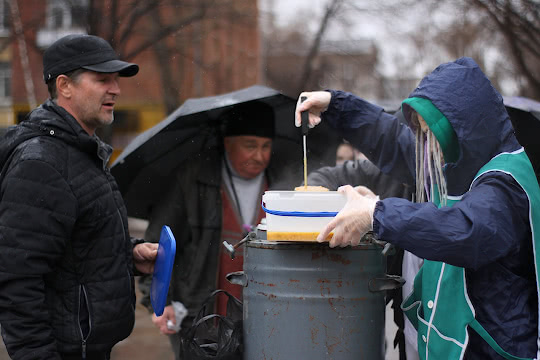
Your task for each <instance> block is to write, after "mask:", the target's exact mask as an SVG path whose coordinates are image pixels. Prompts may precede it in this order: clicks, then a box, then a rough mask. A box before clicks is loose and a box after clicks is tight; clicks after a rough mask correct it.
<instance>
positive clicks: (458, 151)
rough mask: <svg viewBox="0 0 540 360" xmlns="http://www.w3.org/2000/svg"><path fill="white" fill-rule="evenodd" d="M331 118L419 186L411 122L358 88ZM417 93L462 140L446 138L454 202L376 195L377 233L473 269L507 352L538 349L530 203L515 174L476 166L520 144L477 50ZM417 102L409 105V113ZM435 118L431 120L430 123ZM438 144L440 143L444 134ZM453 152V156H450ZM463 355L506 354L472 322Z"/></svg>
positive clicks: (394, 172)
mask: <svg viewBox="0 0 540 360" xmlns="http://www.w3.org/2000/svg"><path fill="white" fill-rule="evenodd" d="M331 93H332V99H331V102H330V105H329V107H328V110H327V111H326V112H324V113H323V116H322V118H323V121H326V122H328V123H330V124H331V125H332V126H333V127H334V128H335V129H337V130H338V131H340V133H341V135H342V136H343V137H344V138H345V139H347V140H348V141H349V142H351V143H352V144H353V145H354V146H356V147H357V148H358V149H359V150H360V151H362V152H363V153H364V154H366V156H367V157H368V158H369V159H370V160H371V161H372V162H374V163H375V164H376V165H377V166H378V167H379V168H380V169H381V170H382V171H383V172H384V173H387V174H389V175H391V176H393V177H395V178H397V179H399V180H401V181H404V182H407V183H409V184H414V176H415V175H414V174H415V138H414V134H413V132H412V131H411V129H410V128H409V127H407V126H406V125H403V124H401V123H400V122H399V121H398V119H396V118H395V117H394V116H392V115H390V114H387V113H384V112H383V109H382V108H380V107H378V106H376V105H373V104H371V103H369V102H367V101H365V100H363V99H360V98H357V97H356V96H354V95H352V94H349V93H345V92H341V91H331ZM410 98H422V99H427V100H429V102H430V103H431V104H432V105H433V106H434V107H435V108H436V109H438V111H440V112H441V113H442V114H443V115H444V117H445V118H446V119H448V122H449V123H450V125H451V129H453V131H454V133H453V134H452V136H451V137H453V138H454V139H453V140H454V141H453V142H451V144H452V145H451V146H446V148H445V146H442V145H443V144H441V146H442V148H443V152H444V157H445V162H446V164H445V168H444V173H445V178H446V181H447V187H448V195H449V196H456V197H460V196H462V198H461V201H459V202H458V203H456V204H455V205H454V206H452V207H443V208H437V206H435V205H434V204H433V203H412V202H410V201H407V200H404V199H398V198H388V199H384V200H381V201H379V202H378V203H377V206H376V209H375V213H374V222H373V228H374V232H375V233H376V235H377V236H378V238H379V239H381V240H384V241H387V242H390V243H392V244H394V245H396V246H398V247H400V248H403V249H405V250H408V251H410V252H412V253H413V254H415V255H417V256H419V257H421V258H424V259H428V260H434V261H442V262H445V263H448V264H451V265H455V266H460V267H463V268H465V269H466V271H465V274H466V278H467V291H468V294H469V297H470V299H471V302H472V304H473V306H474V308H475V310H476V318H477V320H478V321H479V322H480V324H482V325H483V327H484V328H485V329H486V330H487V332H488V333H489V334H490V335H491V336H492V337H493V338H494V339H495V341H496V342H497V343H498V344H499V345H500V346H501V347H502V348H503V349H504V350H505V351H507V352H508V353H510V354H512V355H515V356H519V357H529V358H534V357H536V353H537V341H536V340H537V337H538V296H537V285H536V276H535V268H534V258H533V249H532V240H531V229H530V225H529V202H528V198H527V196H526V194H525V192H524V191H523V189H522V188H521V187H520V186H519V185H518V184H517V183H516V182H515V180H514V179H513V178H512V177H511V176H510V175H507V174H504V173H501V172H490V173H488V174H485V175H483V176H481V177H480V178H479V179H478V180H476V182H475V183H474V185H473V186H472V188H471V189H470V190H469V187H470V185H471V182H472V180H473V178H474V176H475V175H476V173H477V172H478V170H479V169H480V168H481V167H482V166H483V165H484V164H485V163H487V162H488V161H489V160H491V159H492V158H493V157H494V156H495V155H497V154H499V153H501V152H512V151H515V150H518V149H520V148H521V145H520V144H519V143H518V142H517V140H516V138H515V136H514V131H513V128H512V124H511V121H510V118H509V116H508V114H507V112H506V109H505V107H504V104H503V99H502V96H501V95H500V94H499V93H498V92H497V91H496V90H495V89H494V88H493V86H492V85H491V83H490V81H489V80H488V79H487V78H486V76H485V75H484V74H483V73H482V71H481V70H480V68H479V67H478V65H477V64H476V63H475V62H474V61H473V60H472V59H470V58H461V59H458V60H457V61H455V62H450V63H446V64H442V65H440V66H439V67H437V68H436V69H435V70H434V71H433V72H432V73H431V74H429V75H428V76H426V77H425V78H424V79H423V80H422V81H421V82H420V84H419V86H418V87H417V88H416V89H415V90H414V91H413V92H412V93H411V95H410ZM410 112H411V108H410V107H409V106H408V105H407V104H405V103H404V106H403V113H404V115H405V118H407V119H409V117H410ZM428 124H429V122H428ZM439 142H441V141H440V140H439ZM450 155H452V156H450ZM469 333H470V342H469V347H468V349H467V351H466V354H465V359H498V358H499V359H500V358H501V357H500V356H499V355H497V354H496V353H495V352H494V351H493V349H491V347H490V346H489V345H488V344H487V343H486V342H485V341H484V340H483V339H482V338H480V337H479V335H478V334H476V333H475V332H474V331H473V330H470V332H469Z"/></svg>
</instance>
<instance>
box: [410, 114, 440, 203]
mask: <svg viewBox="0 0 540 360" xmlns="http://www.w3.org/2000/svg"><path fill="white" fill-rule="evenodd" d="M411 124H412V125H413V127H415V128H416V130H415V137H416V148H415V153H416V166H415V168H416V169H415V172H416V174H415V175H416V192H415V194H414V197H413V201H414V202H417V203H422V202H427V201H433V194H434V193H435V188H436V189H437V191H438V193H439V200H440V205H441V206H446V202H447V199H448V189H447V187H446V179H445V178H444V174H443V169H442V167H443V164H444V162H443V153H442V150H441V146H440V144H439V142H438V141H437V138H436V137H435V135H434V134H433V133H432V132H431V130H428V131H427V132H426V133H424V132H423V131H422V128H421V127H420V122H419V120H418V114H417V113H416V112H413V113H412V114H411ZM426 181H427V183H426ZM428 185H429V188H428Z"/></svg>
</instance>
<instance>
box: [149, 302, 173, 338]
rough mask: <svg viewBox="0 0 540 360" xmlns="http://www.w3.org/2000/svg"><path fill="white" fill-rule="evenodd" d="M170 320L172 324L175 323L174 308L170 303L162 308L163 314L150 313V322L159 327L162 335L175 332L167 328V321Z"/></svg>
mask: <svg viewBox="0 0 540 360" xmlns="http://www.w3.org/2000/svg"><path fill="white" fill-rule="evenodd" d="M168 320H171V321H172V322H173V324H176V317H175V315H174V308H173V306H172V305H167V306H165V309H163V314H162V315H161V316H156V314H152V322H153V323H154V326H155V327H157V328H158V329H159V332H160V333H162V334H163V335H171V334H175V333H176V332H175V331H174V330H170V329H169V328H167V321H168Z"/></svg>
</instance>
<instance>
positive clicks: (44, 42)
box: [0, 0, 89, 49]
mask: <svg viewBox="0 0 540 360" xmlns="http://www.w3.org/2000/svg"><path fill="white" fill-rule="evenodd" d="M0 1H5V0H0ZM88 4H89V0H48V1H47V10H46V11H47V19H46V22H45V26H44V27H43V28H41V29H39V31H38V32H37V36H36V44H37V45H38V46H39V47H40V48H42V49H46V48H47V47H49V46H50V45H51V44H52V43H53V42H55V41H56V40H58V39H60V38H61V37H63V36H66V35H69V34H85V33H86V25H87V24H86V17H87V14H88V6H89V5H88Z"/></svg>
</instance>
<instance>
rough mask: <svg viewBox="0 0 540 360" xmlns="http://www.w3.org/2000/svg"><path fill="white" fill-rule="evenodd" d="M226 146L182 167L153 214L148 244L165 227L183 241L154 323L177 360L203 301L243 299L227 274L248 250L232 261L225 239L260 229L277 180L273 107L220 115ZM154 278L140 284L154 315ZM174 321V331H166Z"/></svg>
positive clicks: (239, 108) (221, 306)
mask: <svg viewBox="0 0 540 360" xmlns="http://www.w3.org/2000/svg"><path fill="white" fill-rule="evenodd" d="M219 120H220V123H221V124H222V125H223V127H222V135H223V143H222V144H219V145H218V146H216V147H214V148H211V149H209V150H208V151H207V152H206V153H203V154H200V156H197V157H195V158H193V159H189V160H188V161H187V162H186V163H182V164H181V165H180V166H179V167H178V168H177V169H176V170H175V171H174V174H175V175H174V177H172V178H171V179H170V186H169V188H168V189H166V190H165V191H164V195H163V197H162V198H161V200H159V201H157V202H156V205H155V206H154V207H153V208H152V209H151V215H150V223H149V226H148V229H147V231H146V235H145V238H146V239H147V240H149V241H158V240H159V231H160V229H161V227H162V226H163V225H165V224H167V225H169V226H170V227H171V230H172V231H173V233H174V234H175V237H176V242H177V245H176V260H175V267H174V268H173V274H172V279H171V285H170V288H169V295H168V302H167V305H168V306H166V307H165V311H164V313H163V315H162V316H160V317H156V316H155V315H153V321H154V324H155V325H156V327H158V328H159V329H160V331H161V333H162V334H167V335H170V341H171V345H172V347H173V351H174V352H175V356H176V359H180V358H181V355H180V354H179V349H180V337H181V336H182V333H183V331H182V330H184V331H185V330H186V328H187V327H189V326H190V325H191V323H192V320H193V318H194V317H195V316H196V315H197V312H198V311H199V309H200V308H201V305H202V303H203V301H204V300H205V299H206V298H207V297H208V295H210V293H211V292H212V291H213V290H215V289H216V288H218V289H224V290H227V291H229V292H230V293H231V294H233V295H234V296H236V297H237V298H241V296H242V288H241V286H239V285H232V284H230V283H229V282H228V281H227V280H226V279H225V275H226V274H228V273H231V272H234V271H238V270H242V265H243V255H242V251H241V250H242V249H241V248H239V249H237V251H236V257H235V259H234V260H231V258H230V255H229V254H227V253H225V252H224V249H223V246H222V245H221V244H222V243H223V241H227V242H229V243H231V244H236V243H237V242H238V241H240V240H241V239H242V238H243V237H244V236H245V235H246V234H247V232H248V231H249V230H250V229H251V228H252V227H253V226H255V225H257V224H258V223H259V222H260V220H261V218H262V217H264V213H263V211H262V209H261V206H260V204H261V197H262V194H263V193H264V191H265V190H267V189H268V187H269V186H270V185H271V182H272V179H275V170H277V169H275V168H274V167H273V166H270V167H269V162H270V157H271V153H272V139H273V137H274V112H273V109H272V107H270V106H269V105H267V104H265V103H263V102H260V101H251V102H247V103H242V104H238V105H235V106H233V107H231V108H230V109H229V110H228V111H226V112H225V113H224V114H223V115H222V116H220V119H219ZM148 280H149V279H148V278H147V279H144V278H141V290H142V292H143V293H145V295H146V296H145V297H144V298H143V301H142V302H143V304H145V305H146V306H147V307H149V309H150V305H149V303H150V302H149V296H148V285H149V284H148V283H149V281H148ZM223 300H226V298H225V297H224V296H220V297H218V299H217V312H218V313H220V314H222V315H225V313H226V302H224V301H223ZM168 322H169V326H167V325H168V324H167V323H168Z"/></svg>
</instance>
